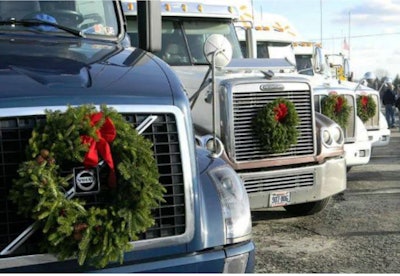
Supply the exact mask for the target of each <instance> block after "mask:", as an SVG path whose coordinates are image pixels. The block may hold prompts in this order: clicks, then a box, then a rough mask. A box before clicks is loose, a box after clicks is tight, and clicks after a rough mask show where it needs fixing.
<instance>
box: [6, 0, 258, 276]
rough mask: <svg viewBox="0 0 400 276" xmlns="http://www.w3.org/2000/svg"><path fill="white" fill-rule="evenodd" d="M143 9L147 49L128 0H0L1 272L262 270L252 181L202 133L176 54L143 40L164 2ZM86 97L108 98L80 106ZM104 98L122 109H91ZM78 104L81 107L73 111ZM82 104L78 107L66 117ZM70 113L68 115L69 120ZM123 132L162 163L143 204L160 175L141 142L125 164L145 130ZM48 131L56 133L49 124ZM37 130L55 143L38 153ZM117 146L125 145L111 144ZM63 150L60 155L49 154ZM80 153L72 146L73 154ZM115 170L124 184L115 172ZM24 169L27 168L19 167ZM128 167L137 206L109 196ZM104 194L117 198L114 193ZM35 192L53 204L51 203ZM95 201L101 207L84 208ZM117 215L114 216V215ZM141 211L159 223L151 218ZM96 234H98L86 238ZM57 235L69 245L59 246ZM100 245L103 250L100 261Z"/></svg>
mask: <svg viewBox="0 0 400 276" xmlns="http://www.w3.org/2000/svg"><path fill="white" fill-rule="evenodd" d="M154 3H157V4H158V5H157V6H153V5H154ZM157 11H158V13H157ZM138 15H139V17H140V18H141V19H143V20H140V22H146V23H147V25H146V24H144V23H139V25H140V26H139V29H140V30H141V31H142V30H146V32H148V33H146V34H145V35H141V36H140V37H141V40H140V45H142V46H143V45H144V46H145V47H144V49H140V48H139V47H131V44H130V40H129V38H128V36H127V33H126V21H125V17H124V14H123V10H122V4H121V2H120V1H112V0H104V1H86V0H76V1H0V22H1V24H0V34H1V36H0V49H1V51H0V81H1V83H2V89H1V92H0V99H1V100H0V156H1V158H0V167H1V170H0V179H1V182H0V187H1V191H2V192H1V193H0V202H1V204H2V208H1V211H0V214H1V220H0V226H1V227H0V251H1V253H0V271H1V272H3V273H4V272H8V273H14V272H18V273H32V272H36V273H38V272H40V273H44V272H45V273H49V272H50V273H57V272H58V273H73V272H102V273H131V272H142V273H144V272H152V273H160V272H168V273H178V272H182V273H194V272H203V273H206V272H208V273H210V272H213V273H221V272H226V273H244V272H253V271H254V260H255V256H254V254H255V246H254V243H253V241H252V240H251V227H252V225H251V215H250V206H249V201H248V195H247V192H246V190H245V188H244V185H243V182H242V181H241V179H240V178H239V177H238V175H237V174H236V172H235V171H234V170H233V169H232V168H231V167H230V166H229V165H228V164H227V162H225V161H224V160H223V159H221V158H218V157H215V156H213V155H212V154H211V153H210V151H208V150H206V149H204V148H201V147H198V146H196V142H195V141H196V139H195V135H194V132H193V122H192V116H191V113H190V105H189V101H188V98H187V96H186V91H185V90H184V88H183V85H182V82H181V81H180V79H179V78H178V77H177V75H176V73H175V72H174V71H173V70H172V69H171V68H170V66H169V65H168V64H167V63H165V62H164V61H163V60H161V59H159V58H158V57H156V56H155V55H153V54H152V53H150V52H148V51H146V50H151V48H153V47H154V48H157V41H151V42H152V43H148V42H149V38H150V37H152V38H151V39H150V40H152V39H156V40H157V31H158V32H159V31H160V28H159V27H158V28H157V26H156V25H155V26H150V25H152V24H154V22H156V21H157V16H158V18H159V22H161V21H160V20H161V18H160V13H159V3H158V2H153V1H151V2H150V1H141V5H139V7H138ZM149 26H150V27H149ZM150 29H151V31H152V32H150ZM151 33H152V35H150V34H151ZM141 34H142V33H141ZM143 37H144V38H146V39H147V41H146V39H145V40H143ZM158 40H160V37H159V38H158ZM150 44H151V45H150ZM152 45H153V46H152ZM89 105H90V107H91V108H94V109H95V110H97V111H99V112H98V113H93V114H92V113H84V114H81V113H79V112H78V111H81V110H85V109H81V108H82V107H85V106H89ZM104 106H106V107H107V108H108V109H107V110H108V111H107V112H109V114H117V115H113V116H115V118H120V119H118V121H116V120H114V123H113V122H112V121H110V120H109V117H106V118H105V119H104V118H103V119H99V121H96V120H93V115H96V116H97V115H101V116H103V115H104V114H106V113H104V112H105V111H104V112H100V110H106V109H103V108H104ZM69 110H72V111H74V113H72V114H73V116H70V117H64V116H66V115H65V114H71V113H68V112H69ZM50 115H51V116H50ZM54 118H61V119H60V121H59V122H61V123H62V124H59V125H57V124H54V125H52V127H50V119H54ZM76 118H81V119H82V121H81V122H80V121H78V122H77V123H76V124H72V123H70V124H69V122H75V120H77V119H76ZM89 119H90V122H89V123H84V122H88V120H89ZM117 122H119V124H117ZM106 123H108V125H107V126H108V131H111V132H112V125H114V126H115V128H114V133H113V138H112V139H111V138H110V140H108V138H107V139H106V137H110V136H111V134H110V133H109V132H105V133H103V127H102V128H101V129H100V130H96V131H95V127H96V126H97V125H98V124H104V125H106ZM66 124H67V125H68V128H64V127H63V126H65V125H66ZM84 124H86V127H84V126H83V125H84ZM104 125H103V126H104ZM120 125H123V126H124V127H120V128H119V127H118V126H120ZM77 128H78V129H79V132H76V129H77ZM85 128H88V129H89V130H90V131H89V130H88V131H89V132H90V133H92V134H90V133H89V132H88V134H87V135H93V137H95V138H96V139H94V140H93V141H91V142H88V143H90V148H89V149H88V147H89V146H87V144H86V143H87V142H85V140H86V139H87V138H88V137H92V136H82V135H83V133H86V132H82V133H81V132H80V131H83V130H84V129H85ZM39 130H40V131H39ZM104 131H106V130H104ZM57 133H58V134H57ZM74 133H75V134H74ZM125 133H127V135H129V137H131V135H134V134H135V135H137V137H140V139H139V138H137V140H135V141H142V140H143V141H147V142H146V143H145V144H146V145H147V144H148V145H150V146H149V150H150V152H151V155H150V157H149V158H148V159H146V161H145V162H144V163H143V164H153V165H154V166H155V171H156V174H157V175H158V177H157V178H156V182H157V183H153V182H152V183H153V184H154V185H155V186H154V187H156V186H157V187H158V186H159V185H161V186H162V187H163V188H162V190H164V192H163V194H162V197H161V198H159V199H157V200H156V205H155V206H152V207H151V208H150V207H148V206H147V205H145V204H143V203H144V202H146V201H148V200H150V198H152V197H153V193H152V191H153V190H152V189H150V188H149V190H145V189H144V188H143V187H153V186H151V185H153V184H151V183H148V182H146V181H147V179H149V178H150V177H151V175H150V171H147V170H146V169H145V168H146V167H143V166H144V165H138V164H142V163H140V162H141V161H140V160H141V158H142V156H140V155H139V154H133V156H134V157H132V158H134V161H133V163H132V164H131V165H129V166H125V167H122V166H123V164H125V163H124V161H125V160H126V159H127V158H128V157H127V156H128V154H127V152H128V150H129V152H132V151H133V152H134V151H138V152H139V149H140V148H139V147H140V146H139V144H138V143H136V142H130V143H129V144H127V142H126V140H124V139H123V137H125V136H123V134H125ZM50 134H51V135H53V134H55V136H54V137H55V138H54V139H53V138H51V139H50V140H49V138H46V137H49V135H50ZM71 135H76V136H74V137H76V139H72V138H69V137H71ZM79 135H81V136H79ZM85 135H86V134H85ZM120 135H122V136H120ZM38 137H42V138H43V139H42V138H38ZM51 137H53V136H51ZM126 137H128V136H126ZM113 139H115V140H113ZM118 139H119V140H118ZM117 140H118V141H119V143H122V144H119V145H124V146H123V147H120V146H118V144H117ZM34 141H36V142H37V143H39V144H40V143H44V142H45V141H48V143H49V147H50V148H51V149H53V151H50V153H49V151H48V150H46V149H40V155H36V154H35V155H32V154H30V153H31V152H32V153H34V152H35V151H36V150H37V149H35V145H37V143H34ZM94 141H98V142H100V143H103V146H104V143H106V144H108V146H109V151H108V154H107V153H101V154H100V153H99V152H100V151H103V150H102V149H100V148H96V147H97V144H96V143H94ZM129 141H131V140H129ZM76 144H77V145H78V146H77V147H74V146H73V145H76ZM63 145H69V146H66V147H64V146H63ZM92 145H95V148H93V151H91V149H92ZM118 148H119V149H120V151H122V153H121V154H120V155H118V156H116V155H115V153H116V151H117V149H118ZM103 149H104V148H103ZM89 150H90V151H89ZM46 151H47V153H46ZM105 151H107V150H106V149H105ZM56 152H57V153H59V154H58V155H57V156H58V158H51V159H49V158H50V157H52V156H54V155H53V154H55V153H56ZM89 152H90V153H91V154H95V155H96V156H97V157H98V159H99V160H100V161H99V162H98V163H97V161H96V164H95V165H93V166H91V167H90V169H89V168H88V167H87V165H86V163H85V160H86V157H87V155H85V153H89ZM96 152H97V154H96ZM28 153H29V154H28ZM61 153H63V154H61ZM71 153H73V154H72V155H73V156H72V157H73V158H75V159H76V160H75V159H73V160H74V161H73V162H72V161H70V160H69V159H68V160H64V157H65V156H69V155H71ZM81 154H83V155H81ZM103 154H104V155H103ZM110 154H111V157H113V159H114V160H113V166H112V165H111V164H110V163H109V157H110V156H109V155H110ZM106 155H107V156H106ZM76 156H78V157H79V156H81V157H83V156H85V158H84V160H83V161H82V159H81V158H80V157H79V158H78V157H76ZM40 158H42V159H40ZM43 158H46V159H45V160H43ZM64 161H65V162H64ZM25 164H26V165H27V166H28V167H23V166H22V165H25ZM114 166H115V167H114ZM23 168H26V169H23ZM50 168H51V169H52V171H50ZM78 169H79V170H80V171H79V170H78ZM92 169H93V170H96V171H97V174H95V173H93V172H94V171H93V170H92ZM76 171H78V172H79V173H78V174H76V173H75V172H76ZM35 172H37V174H35ZM40 172H46V173H47V172H51V174H46V175H45V174H44V173H40ZM111 172H115V175H114V176H115V177H116V181H117V184H118V185H116V186H112V185H111V184H112V181H111V180H109V179H110V175H111V176H112V174H111ZM21 175H24V176H27V177H28V180H27V181H26V182H25V181H21ZM129 179H136V180H130V181H132V182H129V183H132V184H131V186H132V187H136V188H135V189H138V192H137V193H136V194H134V195H133V196H132V198H131V199H128V200H127V199H125V202H122V203H125V205H127V206H132V208H136V209H135V210H137V212H135V213H132V212H130V210H126V209H124V210H115V209H114V205H119V204H120V203H121V202H120V198H125V197H124V196H125V193H126V190H124V189H123V187H124V186H123V185H121V183H122V184H125V183H126V181H128V180H129ZM114 180H115V179H114ZM103 181H104V182H103ZM82 183H86V184H89V185H86V186H82V185H81V184H82ZM135 183H136V184H135ZM107 184H108V185H107ZM114 184H115V183H114ZM156 184H157V185H156ZM17 185H20V186H17ZM16 187H20V189H19V190H18V189H16ZM49 187H50V188H51V189H50V190H49ZM60 195H61V196H60ZM45 196H46V197H45ZM56 196H57V197H56ZM109 197H113V198H115V200H114V201H111V203H110V201H109ZM15 198H17V199H22V200H19V201H15ZM45 198H46V200H45ZM55 198H57V200H55ZM23 199H27V200H25V201H24V200H23ZM28 199H29V200H28ZM47 199H50V200H47ZM52 202H54V204H53V205H51V206H50V205H49V204H50V203H52ZM112 202H114V203H112ZM17 203H20V204H17ZM61 203H62V204H63V205H62V208H61V209H58V208H59V204H61ZM85 203H86V204H85ZM43 204H45V205H43ZM142 204H143V205H142ZM38 206H42V207H43V206H49V209H46V210H47V211H45V212H44V211H43V209H40V208H42V207H40V208H39V207H38ZM106 207H107V208H108V209H106ZM76 208H78V209H76ZM22 209H23V210H25V211H26V212H27V214H25V213H23V212H21V210H22ZM54 210H55V211H54ZM72 210H78V211H77V212H76V213H74V212H72ZM96 210H97V211H96ZM89 212H98V213H97V215H99V216H100V215H102V216H104V217H106V219H102V220H97V219H95V217H91V218H93V219H94V220H90V221H85V220H84V218H86V214H88V213H89ZM74 214H75V216H74ZM128 214H130V215H128ZM132 216H134V217H135V219H133V218H132ZM116 217H117V218H119V219H118V220H117V222H118V221H119V222H118V223H116V224H112V223H113V222H114V220H112V219H111V218H116ZM145 219H147V220H149V221H151V222H152V223H151V226H144V225H147V222H146V224H145ZM110 225H112V226H111V228H110ZM92 226H93V227H92ZM125 227H128V228H126V229H133V230H132V233H131V232H129V233H127V232H126V231H125V232H123V233H124V236H125V235H128V234H129V239H128V240H127V241H126V242H124V240H122V237H120V236H118V235H115V234H114V231H115V233H117V231H120V230H119V229H125ZM107 229H108V232H106V230H107ZM49 233H52V234H49ZM105 233H107V234H105ZM118 233H122V232H118ZM77 234H78V235H77ZM90 235H95V237H96V238H95V239H89V238H88V237H90ZM61 242H63V244H64V245H65V246H63V247H60V246H59V244H60V243H61ZM114 244H118V245H119V246H118V248H117V249H118V250H116V247H115V246H114ZM88 248H89V249H88ZM93 252H96V254H97V255H94V254H92V253H93ZM99 252H100V253H99ZM110 252H112V254H110ZM104 256H108V258H107V259H106V262H104V261H101V262H98V260H99V258H100V259H103V260H104V258H103V257H104Z"/></svg>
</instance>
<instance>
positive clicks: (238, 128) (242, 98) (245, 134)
mask: <svg viewBox="0 0 400 276" xmlns="http://www.w3.org/2000/svg"><path fill="white" fill-rule="evenodd" d="M239 86H240V85H239ZM239 86H237V87H234V88H233V90H232V96H231V97H232V106H233V110H232V117H233V118H232V119H231V120H233V124H232V125H233V127H232V131H231V133H232V138H230V139H231V140H232V141H233V143H229V141H227V139H229V137H226V136H227V135H225V137H222V138H223V139H225V141H224V142H225V143H226V144H227V145H231V148H230V149H228V154H230V155H231V156H230V158H231V159H233V160H234V161H235V162H246V161H256V160H262V159H270V158H285V157H298V156H305V155H312V154H314V153H315V145H314V131H313V129H314V124H313V120H314V118H313V110H312V98H311V91H310V90H295V91H294V90H284V91H282V90H281V91H255V90H253V91H243V90H245V89H243V87H241V88H240V89H236V88H238V87H239ZM277 98H285V99H287V100H289V101H291V102H293V103H294V105H295V108H296V111H297V113H298V116H299V119H300V123H299V126H298V131H299V136H298V140H297V144H296V145H292V146H291V147H290V148H289V149H288V150H287V151H286V152H283V153H278V154H272V153H268V152H267V151H266V150H264V149H262V147H261V145H260V142H259V140H258V139H257V138H256V137H255V135H254V132H253V128H252V121H253V118H254V117H255V116H256V114H257V112H258V111H259V110H260V109H261V108H263V107H264V106H265V105H266V104H267V103H269V102H271V101H273V100H275V99H277ZM227 120H230V118H228V119H227Z"/></svg>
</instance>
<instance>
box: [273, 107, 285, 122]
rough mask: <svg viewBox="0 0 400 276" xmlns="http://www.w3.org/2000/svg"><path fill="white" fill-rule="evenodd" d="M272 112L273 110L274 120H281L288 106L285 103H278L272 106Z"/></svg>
mask: <svg viewBox="0 0 400 276" xmlns="http://www.w3.org/2000/svg"><path fill="white" fill-rule="evenodd" d="M274 112H275V121H277V122H282V120H283V119H285V117H286V115H287V113H288V108H287V106H286V104H284V103H279V104H278V105H277V106H275V107H274Z"/></svg>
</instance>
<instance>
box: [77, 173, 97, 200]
mask: <svg viewBox="0 0 400 276" xmlns="http://www.w3.org/2000/svg"><path fill="white" fill-rule="evenodd" d="M96 172H97V169H96V168H94V169H84V168H74V176H75V178H74V180H75V181H74V184H75V193H77V194H88V193H97V192H99V191H100V185H99V181H98V176H97V173H96Z"/></svg>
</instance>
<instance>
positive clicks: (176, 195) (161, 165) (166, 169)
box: [0, 113, 186, 254]
mask: <svg viewBox="0 0 400 276" xmlns="http://www.w3.org/2000/svg"><path fill="white" fill-rule="evenodd" d="M123 115H124V116H125V118H126V120H127V121H128V122H130V123H131V124H132V126H133V127H135V128H136V127H137V126H138V125H139V124H140V123H141V122H142V121H143V120H144V119H145V118H147V117H148V116H151V115H154V116H157V120H156V121H155V122H153V123H152V125H151V126H150V127H148V128H147V129H146V130H145V131H144V132H143V134H142V135H143V136H144V137H145V138H147V139H149V140H150V141H151V142H152V143H153V151H154V157H155V159H156V163H157V166H158V171H159V174H160V179H159V180H160V182H161V183H162V185H163V186H164V187H165V188H166V190H167V192H166V193H165V195H164V199H165V200H166V202H165V203H162V204H160V206H159V207H158V208H156V209H154V210H153V215H154V219H155V225H154V226H153V227H151V228H149V229H148V231H146V232H145V233H143V234H142V235H141V236H140V239H141V240H147V239H153V238H161V237H171V236H175V235H180V234H182V233H184V232H185V229H186V225H185V224H186V220H185V216H186V214H185V192H184V191H185V189H184V177H183V168H182V161H181V149H180V144H179V137H178V136H179V135H178V128H177V122H176V120H175V115H173V114H142V113H140V114H132V113H129V114H123ZM44 120H45V117H44V116H43V115H41V116H23V117H22V116H21V117H8V118H0V158H1V159H0V250H2V249H3V248H4V247H6V246H7V245H8V244H9V243H10V242H11V241H12V240H13V239H15V238H16V237H17V236H18V235H19V234H20V233H21V232H22V231H23V230H25V228H26V227H27V226H28V225H30V224H31V223H32V222H31V221H29V220H27V219H25V218H21V217H20V216H18V215H17V214H16V208H15V206H13V204H12V203H11V202H10V201H8V200H7V196H8V191H9V189H10V187H11V185H12V180H13V179H14V178H16V176H17V169H18V166H19V164H20V163H21V162H23V161H25V158H26V157H25V147H26V146H27V144H28V139H29V138H30V136H31V131H32V129H33V127H34V126H35V125H36V124H38V123H39V122H44ZM35 235H38V233H36V234H35ZM36 238H37V237H36ZM33 248H35V236H33V237H31V238H29V239H28V240H27V241H26V242H25V243H24V246H23V247H21V248H20V251H21V250H22V252H18V254H27V253H31V251H32V250H33V251H35V250H34V249H33ZM28 249H29V250H28Z"/></svg>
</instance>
